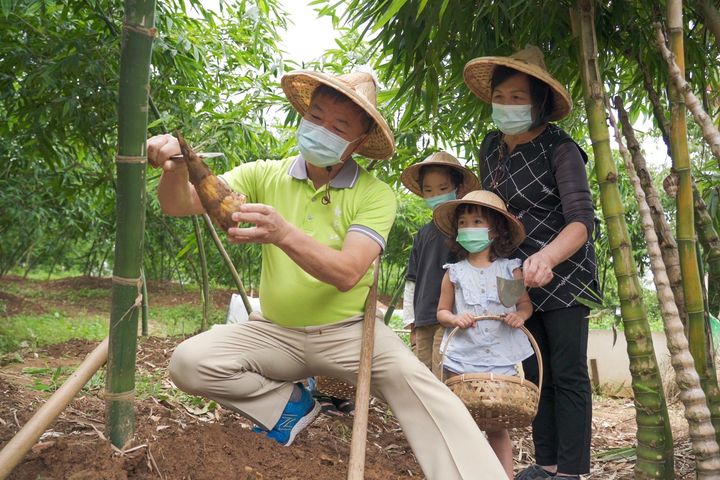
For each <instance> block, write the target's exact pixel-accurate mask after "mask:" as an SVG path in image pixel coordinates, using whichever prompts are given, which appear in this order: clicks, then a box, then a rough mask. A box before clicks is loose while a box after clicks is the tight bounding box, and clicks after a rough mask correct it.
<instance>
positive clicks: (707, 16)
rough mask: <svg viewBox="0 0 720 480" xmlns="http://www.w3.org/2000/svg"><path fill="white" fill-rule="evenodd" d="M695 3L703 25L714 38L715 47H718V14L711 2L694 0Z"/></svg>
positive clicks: (719, 14) (710, 0)
mask: <svg viewBox="0 0 720 480" xmlns="http://www.w3.org/2000/svg"><path fill="white" fill-rule="evenodd" d="M695 3H696V4H697V5H698V7H700V11H701V12H702V14H703V17H704V18H703V24H704V25H705V27H707V29H708V30H710V31H711V32H712V33H713V36H715V45H720V12H718V9H717V8H715V5H714V4H713V2H712V0H696V2H695Z"/></svg>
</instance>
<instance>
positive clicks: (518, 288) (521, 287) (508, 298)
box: [497, 277, 525, 308]
mask: <svg viewBox="0 0 720 480" xmlns="http://www.w3.org/2000/svg"><path fill="white" fill-rule="evenodd" d="M497 291H498V298H499V299H500V303H502V304H503V305H505V306H506V307H508V308H509V307H512V306H514V305H515V304H517V302H518V300H520V297H522V295H523V293H525V281H524V280H523V279H522V278H520V279H509V278H501V277H497Z"/></svg>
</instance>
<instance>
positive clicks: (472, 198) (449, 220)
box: [433, 190, 525, 247]
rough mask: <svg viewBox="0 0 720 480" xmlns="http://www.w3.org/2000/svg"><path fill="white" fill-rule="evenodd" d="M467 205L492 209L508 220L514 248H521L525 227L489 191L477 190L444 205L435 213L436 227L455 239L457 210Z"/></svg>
mask: <svg viewBox="0 0 720 480" xmlns="http://www.w3.org/2000/svg"><path fill="white" fill-rule="evenodd" d="M465 203H469V204H472V205H480V206H482V207H486V208H492V209H493V210H495V211H496V212H498V213H501V214H502V215H503V216H504V217H505V218H507V221H508V226H509V227H510V235H511V237H512V245H513V247H517V246H519V245H520V244H521V243H522V242H523V240H525V227H523V224H522V223H520V220H518V219H517V218H516V217H515V215H512V214H511V213H510V212H508V210H507V207H506V206H505V202H503V201H502V198H500V197H498V196H497V195H495V194H494V193H492V192H490V191H488V190H475V191H473V192H470V193H468V194H467V195H465V196H464V197H462V198H461V199H460V200H451V201H449V202H445V203H442V204H440V205H438V206H437V208H435V210H434V211H433V221H434V222H435V225H437V227H438V229H439V230H440V231H441V232H443V233H444V234H445V235H446V236H448V237H454V236H455V235H456V233H457V232H456V230H457V229H456V227H455V223H454V221H455V209H457V207H458V206H459V205H461V204H465Z"/></svg>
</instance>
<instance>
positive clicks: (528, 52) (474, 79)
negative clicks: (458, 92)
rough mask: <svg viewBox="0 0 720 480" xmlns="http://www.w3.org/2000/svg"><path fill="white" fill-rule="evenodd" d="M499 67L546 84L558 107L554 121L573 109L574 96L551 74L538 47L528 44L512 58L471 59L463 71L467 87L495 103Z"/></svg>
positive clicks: (555, 105) (556, 107)
mask: <svg viewBox="0 0 720 480" xmlns="http://www.w3.org/2000/svg"><path fill="white" fill-rule="evenodd" d="M499 65H502V66H505V67H510V68H512V69H515V70H518V71H519V72H522V73H526V74H528V75H530V76H533V77H535V78H537V79H538V80H541V81H543V82H545V83H546V84H547V85H548V86H549V87H550V88H551V89H552V91H553V93H554V95H553V100H554V105H553V110H552V115H551V116H550V120H560V119H562V118H565V117H566V116H567V115H568V114H569V113H570V110H572V98H570V94H568V92H567V90H565V87H563V86H562V84H561V83H560V82H558V81H557V80H556V79H555V77H553V76H552V75H550V73H548V71H547V68H545V59H544V57H543V53H542V51H540V49H539V48H538V47H536V46H534V45H528V46H527V47H525V48H524V49H522V50H520V51H518V52H515V53H513V54H512V55H510V56H509V57H479V58H474V59H472V60H470V61H469V62H468V63H467V64H466V65H465V70H464V71H463V78H464V80H465V84H466V85H467V86H468V87H469V88H470V90H472V92H473V93H474V94H475V95H477V96H478V97H479V98H480V100H482V101H483V102H486V103H492V91H491V88H490V81H491V79H492V76H493V72H494V71H495V67H497V66H499Z"/></svg>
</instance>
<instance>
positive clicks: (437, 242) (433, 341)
mask: <svg viewBox="0 0 720 480" xmlns="http://www.w3.org/2000/svg"><path fill="white" fill-rule="evenodd" d="M400 180H401V181H402V183H403V185H405V187H407V189H408V190H410V191H411V192H413V193H414V194H416V195H419V196H421V197H422V198H424V199H425V202H426V203H427V205H428V206H429V207H430V208H431V209H433V210H434V209H435V207H437V206H438V205H440V204H441V203H444V202H447V201H450V200H455V199H456V198H461V197H462V196H463V195H465V194H466V193H467V192H471V191H473V190H477V189H478V188H480V181H479V180H478V178H477V177H476V176H475V174H474V173H473V172H472V171H470V170H469V169H467V168H465V167H463V166H462V165H460V162H459V161H458V160H457V159H456V158H455V157H454V156H452V155H450V154H449V153H446V152H436V153H433V154H432V155H430V156H429V157H427V158H426V159H425V160H423V161H422V162H419V163H415V164H413V165H411V166H409V167H408V168H406V169H405V170H404V171H403V173H402V175H401V176H400ZM445 241H446V237H445V236H444V235H443V234H442V233H441V232H440V230H438V228H437V227H436V226H435V224H434V223H433V222H432V221H430V222H428V223H427V225H425V226H424V227H422V228H421V229H420V230H419V231H418V233H417V235H416V236H415V240H414V241H413V248H412V251H411V252H410V261H409V264H408V270H407V274H406V275H405V294H404V296H403V318H404V321H405V325H410V329H411V331H412V333H411V337H412V338H414V344H415V346H414V351H415V355H417V357H418V359H420V361H421V362H423V363H424V364H425V365H427V367H428V368H430V369H431V370H432V371H433V372H434V373H435V374H436V375H438V376H439V371H437V368H438V364H439V361H440V358H439V354H440V350H439V348H440V341H441V340H442V332H443V329H442V328H440V324H438V321H437V305H438V299H439V298H440V285H441V284H442V278H443V275H444V274H445V271H444V270H443V268H442V266H443V265H444V264H446V263H448V262H449V261H451V260H453V259H452V258H450V250H449V249H448V246H447V245H446V243H445ZM436 332H438V335H437V336H436Z"/></svg>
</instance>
